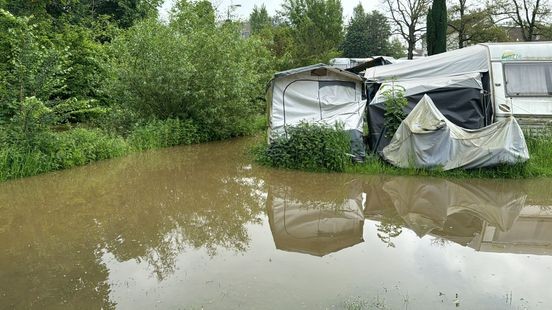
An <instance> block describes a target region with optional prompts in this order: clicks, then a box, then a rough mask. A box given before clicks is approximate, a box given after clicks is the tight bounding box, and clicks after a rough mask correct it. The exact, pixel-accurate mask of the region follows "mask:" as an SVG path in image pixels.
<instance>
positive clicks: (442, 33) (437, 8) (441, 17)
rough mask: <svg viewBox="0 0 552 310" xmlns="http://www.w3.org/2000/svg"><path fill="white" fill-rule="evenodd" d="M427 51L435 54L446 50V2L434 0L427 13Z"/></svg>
mask: <svg viewBox="0 0 552 310" xmlns="http://www.w3.org/2000/svg"><path fill="white" fill-rule="evenodd" d="M426 33H427V36H426V39H427V52H428V55H435V54H439V53H443V52H446V51H447V4H446V2H445V0H434V1H433V5H432V6H431V9H429V10H428V13H427V32H426Z"/></svg>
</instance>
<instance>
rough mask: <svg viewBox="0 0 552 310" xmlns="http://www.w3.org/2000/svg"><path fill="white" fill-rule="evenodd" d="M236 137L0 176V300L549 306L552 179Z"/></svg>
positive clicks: (148, 305)
mask: <svg viewBox="0 0 552 310" xmlns="http://www.w3.org/2000/svg"><path fill="white" fill-rule="evenodd" d="M252 143H253V140H252V139H237V140H232V141H226V142H220V143H210V144H204V145H196V146H185V147H176V148H171V149H164V150H158V151H151V152H145V153H141V154H134V155H131V156H128V157H125V158H120V159H115V160H109V161H103V162H99V163H95V164H92V165H89V166H85V167H80V168H76V169H71V170H67V171H60V172H54V173H49V174H45V175H41V176H36V177H31V178H25V179H20V180H13V181H9V182H5V183H0V253H1V255H0V308H2V309H3V308H6V309H12V308H16V309H29V308H33V309H100V308H104V309H108V308H117V309H155V308H156V309H297V308H298V309H360V308H366V309H374V308H375V309H448V308H451V309H452V308H454V309H456V308H464V309H551V308H552V286H551V284H550V278H551V276H552V207H551V206H552V180H550V179H538V180H529V181H527V180H525V181H520V180H508V181H505V180H502V181H500V180H498V181H497V180H458V179H438V178H416V177H390V176H359V175H346V174H317V173H303V172H295V171H282V170H274V169H268V168H264V167H259V166H257V165H255V164H254V163H252V162H251V160H250V158H249V157H248V156H247V155H246V153H247V149H248V148H249V147H250V146H251V144H252Z"/></svg>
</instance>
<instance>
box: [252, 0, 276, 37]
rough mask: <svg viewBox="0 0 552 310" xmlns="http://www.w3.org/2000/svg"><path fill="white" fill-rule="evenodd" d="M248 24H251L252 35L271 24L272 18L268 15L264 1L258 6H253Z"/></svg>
mask: <svg viewBox="0 0 552 310" xmlns="http://www.w3.org/2000/svg"><path fill="white" fill-rule="evenodd" d="M249 25H250V26H251V34H252V35H254V34H257V33H259V32H261V31H263V30H264V29H266V28H269V27H271V26H272V18H271V17H270V16H269V15H268V11H267V10H266V6H265V5H264V3H263V4H262V5H261V7H260V8H259V7H257V6H256V5H255V6H254V7H253V11H252V12H251V14H250V15H249Z"/></svg>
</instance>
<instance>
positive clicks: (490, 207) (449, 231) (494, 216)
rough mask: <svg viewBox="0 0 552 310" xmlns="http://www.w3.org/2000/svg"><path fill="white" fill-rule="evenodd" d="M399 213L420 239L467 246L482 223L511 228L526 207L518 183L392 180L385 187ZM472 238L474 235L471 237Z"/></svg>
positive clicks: (500, 227) (501, 228) (415, 179)
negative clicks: (439, 238) (435, 238)
mask: <svg viewBox="0 0 552 310" xmlns="http://www.w3.org/2000/svg"><path fill="white" fill-rule="evenodd" d="M383 189H384V191H385V192H387V193H388V194H389V196H390V197H391V200H392V201H393V205H394V206H395V208H396V210H397V212H398V214H399V215H400V216H401V217H402V218H403V219H404V221H405V222H406V225H407V226H408V227H409V228H410V229H412V230H413V231H415V232H416V233H417V234H418V235H419V236H423V235H425V234H428V233H431V234H437V235H441V236H442V237H444V238H446V239H448V240H451V241H455V242H459V243H461V244H463V245H466V244H467V243H468V242H469V241H471V240H472V239H473V237H474V236H475V234H478V233H480V232H481V230H480V229H481V227H482V226H483V221H484V222H486V223H489V224H490V225H493V226H495V227H498V228H499V229H500V230H501V231H507V230H508V229H510V228H511V227H512V225H513V223H514V221H515V220H516V218H517V217H518V215H519V212H520V211H521V209H522V208H523V206H524V204H525V199H526V197H527V195H526V194H524V193H522V192H520V191H519V189H518V188H517V187H516V183H499V182H495V181H488V182H486V181H467V180H464V181H462V182H461V183H460V182H459V183H455V182H452V181H449V180H445V179H437V178H435V179H434V178H430V179H424V180H423V181H420V179H418V178H412V177H398V178H393V179H391V180H390V181H388V182H386V183H385V184H384V185H383ZM470 235H471V236H470Z"/></svg>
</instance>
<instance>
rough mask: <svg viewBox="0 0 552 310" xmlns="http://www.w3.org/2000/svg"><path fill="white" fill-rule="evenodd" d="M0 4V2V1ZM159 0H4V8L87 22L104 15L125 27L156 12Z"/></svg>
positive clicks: (56, 19) (83, 23)
mask: <svg viewBox="0 0 552 310" xmlns="http://www.w3.org/2000/svg"><path fill="white" fill-rule="evenodd" d="M0 4H1V3H0ZM161 4H162V0H58V1H51V0H34V1H20V0H6V4H5V5H4V6H5V8H6V9H7V10H8V11H10V12H12V13H13V14H15V15H18V16H30V15H33V16H35V17H37V18H39V19H42V20H54V22H56V23H59V24H63V23H67V22H69V23H72V24H75V25H83V26H89V25H91V24H93V23H94V21H95V20H98V19H101V18H104V17H107V18H108V19H110V20H111V21H112V22H113V23H115V24H116V25H117V26H118V27H122V28H128V27H130V26H132V25H133V24H134V23H135V22H136V21H137V20H140V19H143V18H145V17H148V16H157V8H158V7H159V6H160V5H161Z"/></svg>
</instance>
